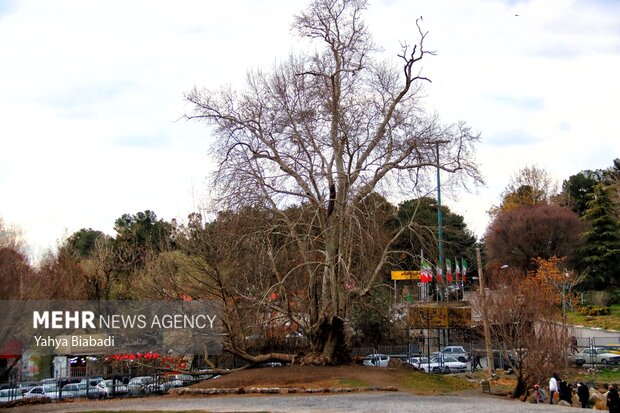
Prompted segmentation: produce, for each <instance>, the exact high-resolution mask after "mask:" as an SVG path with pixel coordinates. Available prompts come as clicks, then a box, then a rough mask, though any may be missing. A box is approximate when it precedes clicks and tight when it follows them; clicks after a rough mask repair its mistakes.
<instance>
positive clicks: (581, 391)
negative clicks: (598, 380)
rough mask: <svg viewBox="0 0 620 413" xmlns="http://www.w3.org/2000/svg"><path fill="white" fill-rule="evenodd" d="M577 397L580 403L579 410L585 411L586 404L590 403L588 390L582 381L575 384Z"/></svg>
mask: <svg viewBox="0 0 620 413" xmlns="http://www.w3.org/2000/svg"><path fill="white" fill-rule="evenodd" d="M577 397H579V402H581V408H583V409H587V408H588V402H589V401H590V389H589V388H588V386H587V385H586V384H585V383H584V382H582V381H580V382H579V383H577Z"/></svg>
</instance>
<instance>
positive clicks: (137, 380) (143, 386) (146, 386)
mask: <svg viewBox="0 0 620 413" xmlns="http://www.w3.org/2000/svg"><path fill="white" fill-rule="evenodd" d="M156 387H158V385H157V384H156V383H155V382H154V380H153V377H151V376H140V377H134V378H133V379H131V380H129V383H127V390H128V391H129V394H131V395H132V396H135V395H138V394H149V393H153V392H154V391H155V390H156Z"/></svg>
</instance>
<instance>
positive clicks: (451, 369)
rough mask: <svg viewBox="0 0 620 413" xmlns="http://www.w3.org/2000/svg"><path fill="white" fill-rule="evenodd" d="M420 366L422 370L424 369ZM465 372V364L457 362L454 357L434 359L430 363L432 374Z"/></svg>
mask: <svg viewBox="0 0 620 413" xmlns="http://www.w3.org/2000/svg"><path fill="white" fill-rule="evenodd" d="M421 366H422V368H423V367H424V365H421ZM422 368H420V370H422ZM427 369H428V366H427ZM465 370H467V364H465V362H463V361H459V360H457V358H456V357H454V356H439V357H434V358H432V359H431V361H430V371H431V372H433V373H463V372H464V371H465ZM423 371H427V370H423Z"/></svg>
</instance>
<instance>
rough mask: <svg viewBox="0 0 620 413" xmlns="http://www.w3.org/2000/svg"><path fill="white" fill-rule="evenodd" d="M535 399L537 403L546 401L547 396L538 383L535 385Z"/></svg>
mask: <svg viewBox="0 0 620 413" xmlns="http://www.w3.org/2000/svg"><path fill="white" fill-rule="evenodd" d="M534 400H536V403H537V404H538V403H544V400H545V396H544V395H543V393H542V389H541V388H540V386H539V385H538V384H535V385H534Z"/></svg>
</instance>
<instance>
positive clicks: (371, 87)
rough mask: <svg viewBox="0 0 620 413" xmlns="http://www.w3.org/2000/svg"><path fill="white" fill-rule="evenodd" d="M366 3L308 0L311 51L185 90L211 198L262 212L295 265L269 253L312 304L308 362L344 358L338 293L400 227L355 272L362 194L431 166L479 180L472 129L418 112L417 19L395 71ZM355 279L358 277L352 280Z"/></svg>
mask: <svg viewBox="0 0 620 413" xmlns="http://www.w3.org/2000/svg"><path fill="white" fill-rule="evenodd" d="M365 8H366V1H365V0H315V1H313V2H312V3H311V4H310V5H309V7H308V9H307V10H306V11H304V12H302V13H301V14H299V15H298V16H296V17H295V21H294V24H293V29H294V30H296V32H297V33H298V34H299V35H300V36H301V37H302V38H306V39H310V40H311V41H313V42H315V43H318V44H319V46H320V47H321V48H319V49H317V52H316V53H314V54H309V55H300V56H291V57H290V58H289V59H288V60H287V61H286V62H284V63H282V64H280V65H278V66H277V67H275V69H274V70H273V72H272V73H269V74H268V73H264V72H260V71H256V72H252V73H249V75H248V79H247V87H246V88H245V89H244V90H242V91H239V92H235V91H232V90H228V89H224V90H221V91H219V92H211V91H208V90H199V89H195V90H193V91H192V92H190V93H188V94H187V96H186V97H187V100H188V101H189V102H191V103H192V104H193V105H194V109H195V111H194V113H193V114H191V115H188V117H189V118H191V119H201V120H204V121H206V122H207V123H208V124H209V125H210V126H212V127H213V131H214V134H215V137H216V141H215V144H214V147H213V154H214V155H215V157H216V159H217V160H218V162H219V168H218V169H217V171H216V172H215V174H214V177H213V183H214V190H215V193H216V194H217V201H218V204H217V206H218V207H219V208H220V209H224V210H227V209H231V210H239V209H240V208H241V207H244V206H252V207H255V208H261V209H264V210H267V211H269V214H270V215H271V216H273V217H274V219H275V218H277V219H278V220H279V223H278V225H279V229H280V230H281V231H283V232H282V234H283V236H285V237H286V239H287V240H286V242H287V245H289V246H290V247H294V248H295V250H296V254H297V257H298V259H299V260H300V262H301V266H299V267H298V268H297V269H296V271H293V272H291V273H288V272H286V273H282V272H280V271H279V268H278V265H277V264H278V263H277V262H275V266H274V267H273V268H272V271H273V275H274V277H275V281H276V282H280V281H281V279H280V278H279V277H284V276H286V277H291V276H297V277H302V279H303V284H305V286H306V287H305V288H306V291H307V293H306V296H307V299H308V303H309V305H308V307H307V308H306V314H305V317H304V318H303V320H298V321H299V322H301V323H305V324H306V325H307V329H306V333H307V334H308V337H309V338H310V342H311V352H310V354H308V355H307V356H306V360H308V361H311V362H314V363H338V362H342V361H345V360H346V359H347V358H348V349H347V346H346V340H345V333H344V331H345V324H346V323H347V318H348V304H347V303H348V300H347V298H348V297H350V296H352V295H354V296H364V295H366V294H368V293H369V291H370V289H371V288H372V287H373V286H374V285H375V284H376V283H377V281H378V280H379V279H380V276H381V274H383V268H384V264H385V263H386V261H387V260H388V258H389V256H390V254H391V248H390V247H391V244H392V243H393V242H394V241H395V240H396V239H397V238H398V235H399V234H400V232H399V231H398V230H397V231H396V234H395V236H394V237H393V238H391V239H388V240H387V241H386V242H385V243H384V244H383V245H382V246H381V250H380V253H379V254H377V256H376V257H375V258H374V260H373V262H372V266H371V267H370V268H369V269H368V271H367V272H366V273H365V274H363V275H364V277H360V275H361V274H354V273H353V272H352V266H351V265H350V264H351V263H352V257H353V256H354V255H353V254H354V253H358V252H356V248H355V245H354V244H352V240H354V239H355V238H356V237H355V236H354V234H356V233H359V231H360V227H359V226H358V225H357V221H356V215H355V214H356V211H360V210H362V209H363V208H362V207H361V206H362V203H363V202H364V201H365V200H366V198H367V197H368V196H370V195H371V193H373V192H379V193H384V194H402V193H409V194H411V192H412V191H421V190H422V189H423V188H425V184H427V183H428V180H429V175H427V171H428V172H430V171H433V170H434V168H435V167H436V166H437V165H438V166H439V167H440V168H441V169H442V170H443V171H445V172H448V173H450V174H454V176H456V177H458V178H459V179H460V182H462V183H463V182H465V181H466V180H468V179H473V180H474V182H476V183H478V182H481V177H480V175H479V172H478V169H477V166H476V164H475V163H474V162H473V145H474V144H475V143H476V142H477V141H478V138H479V137H478V136H477V135H476V134H473V133H472V132H471V130H470V128H469V127H468V126H467V125H466V124H464V123H457V124H451V125H442V124H441V123H440V122H439V120H438V119H437V117H434V116H428V115H426V114H425V113H424V111H423V109H422V106H421V101H420V93H419V91H420V89H421V85H422V83H423V82H425V81H428V79H427V78H426V77H423V76H422V75H421V74H420V72H419V69H418V64H419V62H420V60H422V59H423V58H425V57H426V56H428V55H431V54H433V53H432V52H430V51H428V50H426V49H425V47H424V41H425V38H426V33H425V32H423V31H422V29H421V28H420V21H421V19H420V20H419V21H418V22H417V28H418V34H419V36H420V38H419V42H418V43H417V44H416V45H414V46H410V45H406V44H405V45H403V46H402V48H401V52H400V54H399V56H398V57H399V59H400V69H398V68H396V67H394V66H393V65H391V64H389V63H384V62H379V61H377V60H375V59H374V55H375V46H374V45H373V43H372V41H371V38H370V34H369V32H368V30H367V28H366V26H365V25H364V23H363V21H362V18H361V14H362V12H363V11H364V9H365ZM430 176H432V175H430ZM292 205H298V206H301V207H303V208H304V216H305V217H307V219H308V220H307V221H306V222H308V223H309V225H305V226H299V225H298V222H297V221H295V220H294V216H291V215H290V214H287V213H286V212H285V209H286V208H287V207H289V206H292ZM354 278H355V279H357V278H363V282H360V283H356V285H355V287H354V288H350V287H351V285H352V284H351V283H350V280H351V279H354ZM347 286H349V287H347ZM281 294H282V300H283V302H285V303H287V302H288V303H290V302H291V301H292V300H291V299H290V297H287V294H289V293H288V292H287V291H285V290H283V291H281ZM283 310H284V314H288V315H291V313H290V312H289V311H287V310H286V309H285V308H284V309H283Z"/></svg>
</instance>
